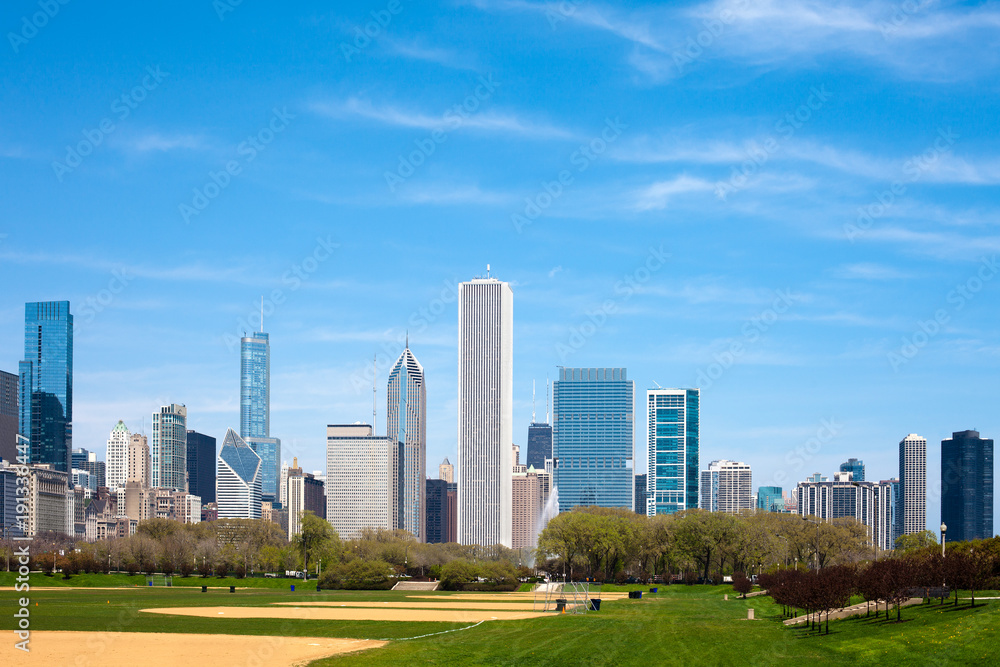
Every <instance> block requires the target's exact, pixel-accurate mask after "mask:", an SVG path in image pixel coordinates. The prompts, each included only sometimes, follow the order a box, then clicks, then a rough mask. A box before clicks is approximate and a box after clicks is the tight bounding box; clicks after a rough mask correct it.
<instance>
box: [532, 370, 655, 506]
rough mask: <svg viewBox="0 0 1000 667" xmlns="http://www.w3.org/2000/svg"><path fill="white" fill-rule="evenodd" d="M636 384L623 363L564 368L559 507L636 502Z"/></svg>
mask: <svg viewBox="0 0 1000 667" xmlns="http://www.w3.org/2000/svg"><path fill="white" fill-rule="evenodd" d="M634 400H635V384H634V383H633V382H632V381H630V380H629V379H628V378H627V373H626V369H624V368H560V369H559V380H557V381H556V382H555V383H554V384H553V409H552V456H553V458H554V459H555V469H554V471H553V478H554V479H553V486H554V487H556V488H558V489H559V511H560V512H568V511H569V510H572V509H573V508H574V507H576V506H577V505H584V506H587V505H597V506H600V507H627V508H629V509H632V507H633V497H632V493H633V483H634V480H633V474H634V470H633V467H632V462H633V458H634V450H635V446H634V435H635V428H634V418H633V403H634Z"/></svg>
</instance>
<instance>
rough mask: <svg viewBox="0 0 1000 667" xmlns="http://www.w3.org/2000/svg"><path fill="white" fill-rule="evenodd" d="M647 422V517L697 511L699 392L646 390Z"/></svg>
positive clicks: (688, 390) (696, 390) (694, 390)
mask: <svg viewBox="0 0 1000 667" xmlns="http://www.w3.org/2000/svg"><path fill="white" fill-rule="evenodd" d="M646 420H647V421H646V423H647V425H648V428H647V445H646V451H647V457H648V459H647V461H648V462H647V472H648V475H649V478H648V481H647V489H648V491H647V496H646V497H647V500H646V503H647V505H648V508H647V511H646V513H647V514H648V515H649V516H653V515H655V514H673V513H674V512H679V511H681V510H686V509H687V510H690V509H695V508H697V507H698V482H699V478H698V474H699V466H700V448H701V436H700V430H699V426H700V421H701V390H700V389H649V390H647V391H646Z"/></svg>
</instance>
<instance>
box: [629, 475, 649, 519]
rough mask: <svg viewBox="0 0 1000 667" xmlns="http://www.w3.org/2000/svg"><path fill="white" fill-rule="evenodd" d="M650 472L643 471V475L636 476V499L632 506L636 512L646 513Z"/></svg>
mask: <svg viewBox="0 0 1000 667" xmlns="http://www.w3.org/2000/svg"><path fill="white" fill-rule="evenodd" d="M647 475H648V473H643V474H641V475H636V476H635V492H634V493H635V500H634V501H633V503H632V507H633V509H634V511H635V513H636V514H645V513H646V498H647V497H648V496H647V495H646V484H647V482H646V480H647V479H649V478H648V477H647Z"/></svg>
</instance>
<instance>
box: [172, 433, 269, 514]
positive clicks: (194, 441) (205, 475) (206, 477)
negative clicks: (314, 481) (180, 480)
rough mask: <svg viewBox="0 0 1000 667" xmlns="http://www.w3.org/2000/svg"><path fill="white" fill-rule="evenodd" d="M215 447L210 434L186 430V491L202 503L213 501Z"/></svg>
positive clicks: (213, 439)
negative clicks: (198, 498)
mask: <svg viewBox="0 0 1000 667" xmlns="http://www.w3.org/2000/svg"><path fill="white" fill-rule="evenodd" d="M215 447H216V443H215V438H213V437H212V436H210V435H205V434H204V433H198V432H197V431H188V432H187V475H188V492H189V493H191V494H193V495H196V496H198V497H200V498H201V504H202V505H207V504H208V503H214V502H215V456H216V454H215ZM262 489H263V485H262ZM262 493H263V491H262Z"/></svg>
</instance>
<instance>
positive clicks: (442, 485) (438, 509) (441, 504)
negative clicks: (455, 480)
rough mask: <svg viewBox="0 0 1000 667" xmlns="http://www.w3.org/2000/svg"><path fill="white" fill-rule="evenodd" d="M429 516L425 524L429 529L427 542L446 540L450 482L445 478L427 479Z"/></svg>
mask: <svg viewBox="0 0 1000 667" xmlns="http://www.w3.org/2000/svg"><path fill="white" fill-rule="evenodd" d="M426 487H427V491H426V498H427V510H426V514H427V518H426V520H425V522H424V525H425V526H426V529H427V543H428V544H441V543H442V542H445V541H446V540H445V530H446V527H447V522H448V482H447V481H445V480H443V479H428V480H426Z"/></svg>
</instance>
